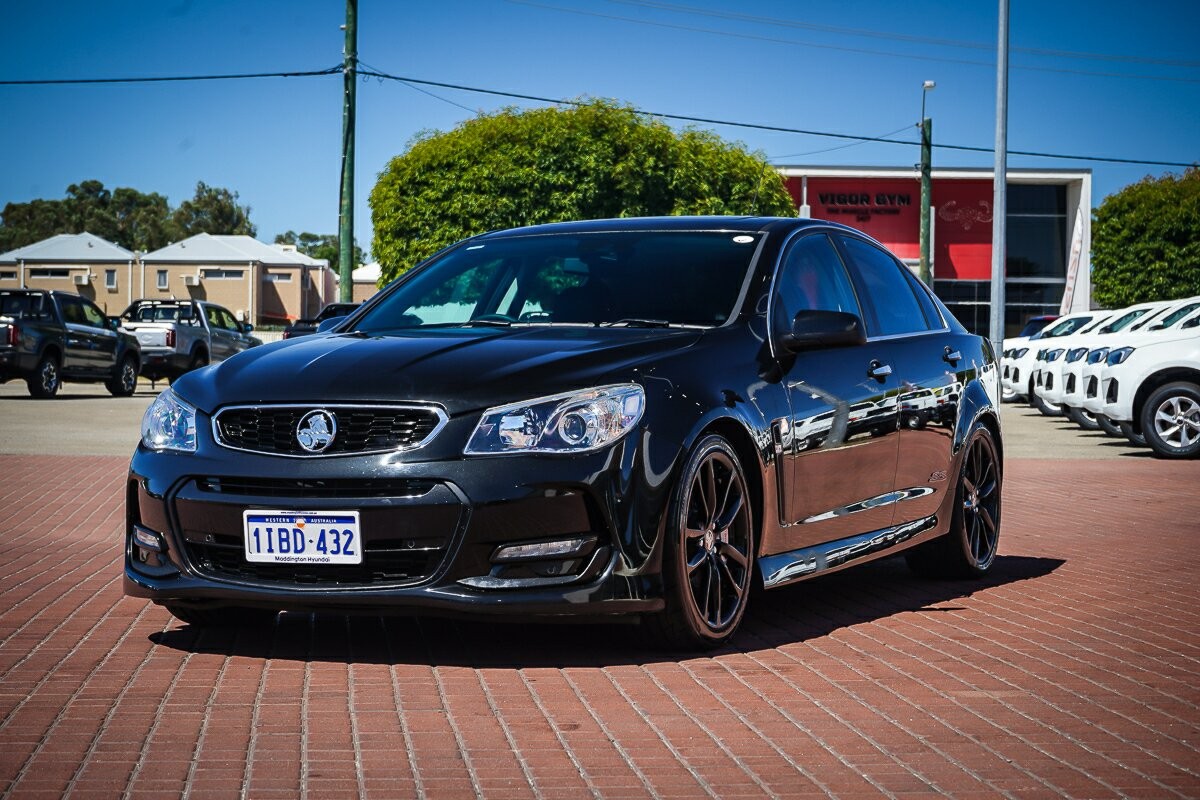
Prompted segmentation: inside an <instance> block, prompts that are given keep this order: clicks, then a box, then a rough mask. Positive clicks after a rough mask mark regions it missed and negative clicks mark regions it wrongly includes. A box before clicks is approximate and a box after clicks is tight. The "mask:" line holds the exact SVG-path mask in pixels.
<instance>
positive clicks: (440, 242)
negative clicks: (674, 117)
mask: <svg viewBox="0 0 1200 800" xmlns="http://www.w3.org/2000/svg"><path fill="white" fill-rule="evenodd" d="M370 204H371V213H372V220H373V222H374V227H375V238H374V240H373V242H372V245H371V252H372V254H373V255H374V256H375V258H376V260H378V261H379V263H380V264H381V265H382V268H383V281H384V282H386V281H388V280H391V279H393V278H395V277H396V276H397V275H399V274H400V273H402V272H403V271H404V270H406V269H408V268H409V267H411V266H413V265H414V264H416V263H417V262H419V261H421V260H422V259H424V258H427V257H428V256H430V255H432V254H433V253H435V252H437V251H438V250H439V249H441V248H443V247H445V246H447V245H449V244H452V243H453V242H455V241H458V240H459V239H462V238H463V237H466V236H471V235H474V234H477V233H482V232H484V231H488V230H494V229H497V228H508V227H514V226H518V225H534V224H538V223H544V222H558V221H562V220H568V219H599V218H605V217H633V216H662V215H674V214H745V213H759V214H764V215H779V214H782V215H789V216H790V215H793V214H795V206H793V205H792V201H791V198H790V197H789V195H788V193H787V190H786V189H785V188H784V184H783V180H782V178H781V177H780V176H779V174H778V173H776V172H775V170H773V169H772V168H771V167H770V166H769V165H768V164H767V163H766V161H765V160H764V159H763V158H762V157H761V156H759V155H755V154H751V153H748V152H747V151H746V150H745V149H744V148H743V147H742V146H741V145H739V144H732V143H728V142H725V141H723V140H721V139H720V138H719V137H717V136H716V135H715V134H712V133H709V132H706V131H697V130H687V131H684V132H683V133H679V134H677V133H675V132H674V131H673V130H671V128H670V127H668V126H667V125H665V124H663V123H662V122H659V121H657V120H653V119H651V118H649V117H646V116H643V115H641V114H638V113H637V112H635V111H634V110H633V109H631V108H629V107H627V106H620V105H617V104H615V103H612V102H609V101H602V100H595V101H590V102H587V103H584V104H583V105H579V106H573V107H570V108H566V109H560V108H542V109H534V110H530V111H518V110H515V109H507V110H504V111H500V112H498V113H495V114H490V115H484V116H480V117H477V118H475V119H473V120H470V121H468V122H466V123H464V124H462V125H460V126H459V127H458V128H455V129H454V130H452V131H450V132H448V133H437V132H432V133H427V134H422V135H420V136H419V137H418V138H417V140H416V141H415V142H414V143H413V144H412V145H411V147H410V148H409V150H408V152H406V153H404V154H402V155H399V156H397V157H395V158H393V159H392V161H391V162H390V163H389V164H388V166H387V169H385V170H384V171H383V173H382V174H381V175H380V177H379V181H378V182H377V183H376V184H375V188H374V189H373V190H372V191H371V197H370Z"/></svg>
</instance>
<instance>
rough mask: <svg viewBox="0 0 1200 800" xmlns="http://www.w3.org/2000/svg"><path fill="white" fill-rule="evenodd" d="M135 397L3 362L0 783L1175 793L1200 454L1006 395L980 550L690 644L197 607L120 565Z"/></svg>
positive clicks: (1193, 700) (1197, 732) (772, 597)
mask: <svg viewBox="0 0 1200 800" xmlns="http://www.w3.org/2000/svg"><path fill="white" fill-rule="evenodd" d="M161 386H162V385H161V384H160V385H159V388H161ZM102 395H103V396H102ZM152 397H153V392H152V391H151V389H150V387H149V385H148V384H145V383H143V384H142V386H141V387H140V388H139V391H138V392H137V394H136V395H135V396H134V397H133V398H127V399H119V398H111V397H108V396H107V393H103V391H102V390H101V392H99V393H98V392H97V391H96V390H95V387H89V386H73V385H70V384H68V385H67V386H66V387H64V392H63V396H62V398H60V399H58V400H54V401H33V400H29V399H28V398H27V396H26V394H25V387H24V385H23V384H20V383H9V384H5V385H2V386H0V475H3V480H2V481H0V795H3V796H13V797H37V796H46V797H59V796H62V795H64V794H69V795H75V796H98V797H114V796H129V797H151V796H153V797H164V796H182V795H186V796H188V797H191V798H204V797H212V798H218V797H221V798H223V797H229V796H234V795H240V796H245V797H255V798H258V797H268V798H269V797H279V798H284V797H287V798H291V797H297V796H304V797H313V798H318V797H319V798H326V797H342V796H345V797H405V796H428V797H477V796H486V797H505V798H507V797H538V798H552V797H564V798H566V797H579V796H587V795H590V796H594V797H676V796H679V797H693V796H712V797H735V796H779V797H792V796H838V797H861V796H872V795H879V796H886V797H898V796H905V797H909V796H921V795H924V796H946V795H951V796H956V797H976V796H978V797H990V796H1031V795H1039V796H1062V795H1065V796H1074V797H1122V796H1126V797H1197V796H1200V611H1198V610H1197V609H1198V607H1200V604H1198V603H1197V600H1198V599H1200V588H1198V587H1200V558H1198V557H1197V555H1196V553H1197V548H1196V547H1195V539H1196V535H1197V534H1198V533H1200V495H1198V493H1197V492H1196V489H1195V487H1196V486H1198V485H1200V461H1192V462H1183V463H1180V462H1164V461H1160V460H1156V459H1153V458H1150V457H1149V451H1147V450H1144V449H1135V448H1131V447H1128V446H1127V445H1126V444H1125V443H1124V442H1123V441H1121V440H1115V439H1107V438H1106V437H1104V436H1103V435H1102V434H1097V433H1082V432H1080V431H1078V429H1076V428H1074V426H1072V425H1070V424H1069V423H1067V422H1065V421H1062V420H1058V419H1047V418H1044V417H1041V416H1040V415H1037V414H1036V412H1031V411H1030V410H1028V409H1026V408H1024V407H1015V406H1008V407H1006V408H1005V410H1004V414H1005V424H1006V430H1005V436H1006V450H1007V455H1008V458H1009V461H1008V468H1007V475H1006V488H1005V500H1006V507H1005V519H1004V523H1003V537H1002V539H1001V549H1000V553H1001V555H1000V557H999V559H998V561H997V565H996V568H995V571H994V573H992V574H990V575H989V576H988V578H987V579H986V580H984V581H983V582H981V583H971V582H928V581H919V580H916V579H914V578H912V577H911V576H910V575H909V573H908V572H907V570H906V569H905V568H904V566H903V564H902V563H901V562H898V561H896V560H890V561H886V562H881V563H876V564H873V565H869V566H866V567H863V568H859V569H857V570H855V571H851V572H848V573H844V574H840V575H834V576H830V577H827V578H822V579H819V580H816V581H813V582H810V583H807V584H801V585H798V586H794V587H791V588H787V589H782V590H778V591H775V592H771V593H765V594H763V595H762V596H761V597H759V598H756V602H755V603H753V604H752V605H751V607H750V611H749V612H748V616H747V618H746V623H745V625H744V627H743V630H742V632H741V633H740V634H739V636H738V637H737V638H736V639H735V640H734V642H733V646H732V647H729V648H726V649H724V650H721V651H718V652H716V653H713V654H711V655H708V656H703V657H697V656H692V655H678V654H675V653H670V652H665V651H662V650H660V649H657V648H655V647H653V646H651V645H647V644H643V643H640V642H639V639H638V637H637V635H636V633H637V632H636V630H635V629H633V628H631V627H627V626H616V625H614V626H607V627H587V628H581V627H568V626H550V625H536V626H535V625H520V626H518V625H490V624H489V625H480V624H473V623H465V622H447V621H443V620H430V619H419V620H414V619H410V618H403V617H401V618H388V619H380V618H377V617H355V618H345V617H340V616H333V615H330V616H320V615H318V616H312V615H296V614H284V615H280V616H279V618H278V619H277V621H276V622H275V624H274V625H273V626H271V627H269V628H265V629H264V628H260V629H255V630H244V631H241V632H218V631H206V632H198V631H196V630H193V629H191V628H189V627H187V626H184V625H180V624H178V623H176V622H175V621H174V620H173V619H172V618H171V617H170V616H169V615H168V614H167V613H166V612H165V611H164V610H162V609H160V608H157V607H155V606H152V605H147V604H145V603H143V602H140V601H135V600H131V599H127V598H125V597H123V595H122V594H121V583H120V547H121V540H120V531H121V526H122V518H123V516H122V515H123V506H122V497H123V495H122V481H123V478H124V472H125V469H126V466H127V459H128V453H129V452H130V451H131V450H132V447H133V445H134V442H135V441H136V437H137V425H138V420H139V419H140V416H141V413H142V411H143V410H144V409H145V407H146V406H147V405H148V403H149V401H150V400H151V399H152Z"/></svg>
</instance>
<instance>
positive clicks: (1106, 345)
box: [1059, 297, 1200, 435]
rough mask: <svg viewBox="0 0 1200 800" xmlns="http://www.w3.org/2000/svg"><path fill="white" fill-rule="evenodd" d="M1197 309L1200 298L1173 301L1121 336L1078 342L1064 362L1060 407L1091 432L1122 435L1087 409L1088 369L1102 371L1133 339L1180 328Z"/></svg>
mask: <svg viewBox="0 0 1200 800" xmlns="http://www.w3.org/2000/svg"><path fill="white" fill-rule="evenodd" d="M1197 308H1200V297H1189V298H1185V299H1183V300H1172V301H1168V302H1167V304H1166V305H1164V306H1163V307H1161V308H1159V309H1157V310H1155V311H1152V312H1150V313H1148V314H1145V315H1143V316H1142V317H1141V318H1140V319H1138V320H1137V321H1136V322H1134V323H1133V324H1132V325H1129V326H1128V327H1127V328H1125V329H1123V330H1121V331H1119V332H1112V333H1109V334H1105V333H1103V330H1104V327H1101V328H1100V329H1099V330H1098V331H1097V332H1096V333H1095V334H1092V335H1085V336H1082V337H1078V338H1077V339H1076V340H1075V342H1074V345H1075V346H1074V347H1072V348H1071V349H1069V350H1067V352H1066V353H1064V354H1063V358H1062V367H1061V375H1062V379H1061V381H1060V383H1061V386H1062V392H1063V394H1062V399H1061V400H1060V401H1059V403H1060V405H1061V406H1062V408H1063V411H1064V413H1065V414H1066V415H1067V416H1068V417H1069V418H1070V419H1071V420H1072V421H1073V422H1075V423H1076V424H1077V425H1079V426H1080V427H1083V428H1086V429H1087V430H1096V429H1097V428H1104V430H1105V431H1106V432H1107V433H1110V434H1113V435H1120V433H1121V431H1120V429H1119V428H1118V427H1117V426H1116V424H1115V423H1112V422H1110V421H1108V420H1107V419H1104V418H1097V417H1096V416H1095V414H1094V413H1093V412H1091V411H1089V410H1087V409H1086V408H1085V407H1084V404H1083V400H1084V389H1085V388H1086V385H1087V379H1088V377H1089V376H1088V375H1086V374H1085V373H1086V371H1087V369H1088V367H1089V366H1092V367H1093V368H1094V369H1095V370H1096V371H1098V367H1096V364H1097V363H1099V364H1101V365H1102V364H1103V362H1104V359H1105V357H1107V356H1108V352H1109V350H1110V349H1112V348H1113V347H1119V346H1121V345H1123V344H1125V343H1126V342H1127V341H1128V340H1129V339H1131V338H1137V337H1141V336H1153V335H1156V334H1158V333H1159V332H1161V331H1163V330H1166V329H1169V328H1171V327H1172V326H1173V325H1177V324H1180V323H1182V322H1183V321H1184V320H1185V319H1186V318H1187V317H1188V316H1189V315H1190V314H1191V313H1192V312H1193V311H1195V310H1196V309H1197ZM1105 327H1106V326H1105ZM1093 354H1096V357H1095V359H1093V358H1092V355H1093Z"/></svg>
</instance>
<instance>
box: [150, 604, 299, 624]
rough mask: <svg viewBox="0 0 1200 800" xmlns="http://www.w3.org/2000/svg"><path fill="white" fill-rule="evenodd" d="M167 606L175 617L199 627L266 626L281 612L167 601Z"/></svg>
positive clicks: (267, 609) (266, 609)
mask: <svg viewBox="0 0 1200 800" xmlns="http://www.w3.org/2000/svg"><path fill="white" fill-rule="evenodd" d="M166 608H167V611H170V612H171V616H173V617H175V619H177V620H179V621H180V622H186V623H187V624H188V625H195V626H196V627H198V628H252V627H265V626H266V625H269V624H270V623H272V622H274V621H275V617H276V616H277V615H278V613H279V612H277V611H272V610H271V609H269V608H239V607H236V606H222V607H219V608H195V607H193V606H185V605H179V604H177V603H167V604H166Z"/></svg>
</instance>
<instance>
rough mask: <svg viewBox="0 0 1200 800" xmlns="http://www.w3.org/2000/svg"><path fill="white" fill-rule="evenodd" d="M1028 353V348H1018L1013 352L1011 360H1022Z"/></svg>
mask: <svg viewBox="0 0 1200 800" xmlns="http://www.w3.org/2000/svg"><path fill="white" fill-rule="evenodd" d="M1028 352H1029V348H1028V347H1018V348H1017V349H1016V350H1014V351H1013V358H1024V357H1025V354H1026V353H1028Z"/></svg>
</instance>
